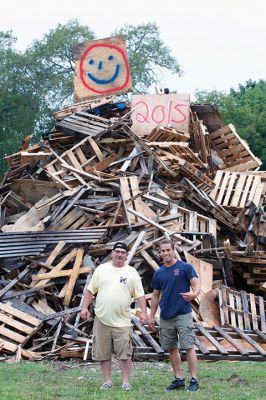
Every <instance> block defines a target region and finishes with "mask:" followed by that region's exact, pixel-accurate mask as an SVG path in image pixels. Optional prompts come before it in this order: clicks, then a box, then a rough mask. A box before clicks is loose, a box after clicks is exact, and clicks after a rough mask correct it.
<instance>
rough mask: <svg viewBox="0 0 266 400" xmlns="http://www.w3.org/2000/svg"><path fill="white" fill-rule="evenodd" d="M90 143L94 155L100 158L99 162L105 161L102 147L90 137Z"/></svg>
mask: <svg viewBox="0 0 266 400" xmlns="http://www.w3.org/2000/svg"><path fill="white" fill-rule="evenodd" d="M88 141H89V143H90V145H91V147H92V149H93V151H94V153H95V154H96V156H97V157H98V159H99V161H102V160H103V159H104V156H103V153H102V152H101V150H100V147H99V146H98V145H97V143H96V142H95V140H93V139H92V137H90V136H89V137H88Z"/></svg>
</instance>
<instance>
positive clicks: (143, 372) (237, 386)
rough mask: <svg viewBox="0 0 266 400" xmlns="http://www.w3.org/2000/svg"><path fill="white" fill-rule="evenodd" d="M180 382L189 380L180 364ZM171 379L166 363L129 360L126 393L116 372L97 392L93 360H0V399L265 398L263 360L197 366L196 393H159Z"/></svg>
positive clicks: (98, 376) (97, 371)
mask: <svg viewBox="0 0 266 400" xmlns="http://www.w3.org/2000/svg"><path fill="white" fill-rule="evenodd" d="M183 366H184V373H185V377H186V381H187V382H188V380H189V373H188V369H187V365H186V364H185V363H184V364H183ZM172 379H173V377H172V370H171V367H170V365H169V363H168V362H167V363H166V362H143V363H134V366H133V370H132V380H131V383H132V385H133V391H132V392H123V391H122V390H121V386H120V385H121V377H120V371H119V370H118V369H114V371H113V388H112V389H111V390H100V388H99V387H100V385H101V384H102V375H101V372H100V366H99V365H98V364H93V363H91V364H89V365H88V363H86V364H85V365H83V364H81V365H79V364H75V363H74V362H71V361H68V362H66V363H55V364H54V366H52V365H48V364H47V365H46V364H42V363H30V362H27V363H26V362H23V363H20V364H18V365H11V364H7V363H1V364H0V380H1V386H0V397H1V399H5V400H54V399H60V400H63V399H64V400H87V399H89V400H107V399H110V400H111V399H112V400H114V399H115V400H123V399H127V400H135V399H142V400H151V399H152V400H161V399H162V398H163V399H166V400H171V399H176V398H178V399H181V400H182V399H187V400H189V399H197V400H206V399H215V400H224V399H226V400H260V399H263V398H265V390H266V383H265V367H264V363H263V362H257V363H256V362H243V361H242V362H234V363H233V364H232V363H230V362H222V363H207V362H201V363H200V364H199V382H200V391H199V392H196V393H188V392H185V391H183V390H179V391H174V393H172V392H169V393H166V392H165V391H164V388H165V386H167V385H168V384H169V383H170V382H171V380H172Z"/></svg>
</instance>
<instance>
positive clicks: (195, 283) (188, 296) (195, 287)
mask: <svg viewBox="0 0 266 400" xmlns="http://www.w3.org/2000/svg"><path fill="white" fill-rule="evenodd" d="M190 286H191V289H192V292H186V293H180V294H181V296H182V297H183V299H184V300H186V301H191V300H194V299H195V298H196V297H197V296H198V295H199V294H200V291H201V286H200V281H199V278H196V277H193V278H191V279H190Z"/></svg>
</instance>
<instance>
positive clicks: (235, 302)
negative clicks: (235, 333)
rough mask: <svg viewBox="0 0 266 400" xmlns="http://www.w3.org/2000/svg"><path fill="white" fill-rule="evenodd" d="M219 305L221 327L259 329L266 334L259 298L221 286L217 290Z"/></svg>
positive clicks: (261, 299)
mask: <svg viewBox="0 0 266 400" xmlns="http://www.w3.org/2000/svg"><path fill="white" fill-rule="evenodd" d="M219 303H220V316H221V322H222V325H231V326H233V327H237V328H240V329H245V330H250V329H257V330H258V329H259V330H260V331H262V332H264V333H266V322H265V308H264V301H263V298H262V297H261V296H255V295H254V294H253V293H246V292H245V291H244V290H242V291H241V292H237V291H235V290H232V289H230V288H228V287H225V286H222V287H221V288H220V289H219Z"/></svg>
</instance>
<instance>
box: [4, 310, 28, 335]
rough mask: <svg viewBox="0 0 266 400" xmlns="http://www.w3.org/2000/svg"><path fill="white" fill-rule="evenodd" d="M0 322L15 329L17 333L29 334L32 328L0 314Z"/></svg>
mask: <svg viewBox="0 0 266 400" xmlns="http://www.w3.org/2000/svg"><path fill="white" fill-rule="evenodd" d="M0 321H1V322H3V323H4V324H6V325H9V326H12V327H13V328H16V330H18V331H21V332H25V333H28V334H30V333H31V332H32V327H30V326H29V325H25V324H23V323H22V322H19V321H17V320H16V319H14V318H10V317H9V316H7V315H6V314H2V313H0Z"/></svg>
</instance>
